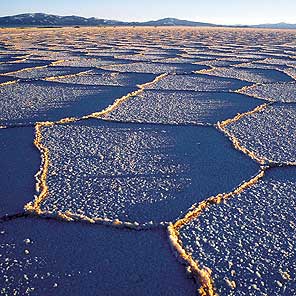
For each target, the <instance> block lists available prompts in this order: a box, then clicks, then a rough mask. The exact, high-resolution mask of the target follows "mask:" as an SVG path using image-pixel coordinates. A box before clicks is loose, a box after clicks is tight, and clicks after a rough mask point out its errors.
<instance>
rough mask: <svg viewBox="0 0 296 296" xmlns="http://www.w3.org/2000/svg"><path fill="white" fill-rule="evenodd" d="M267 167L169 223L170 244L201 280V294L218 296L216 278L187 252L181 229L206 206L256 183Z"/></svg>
mask: <svg viewBox="0 0 296 296" xmlns="http://www.w3.org/2000/svg"><path fill="white" fill-rule="evenodd" d="M266 169H267V168H266V167H265V168H262V169H261V171H260V172H259V173H258V174H257V175H256V176H255V177H253V178H252V179H250V180H249V181H246V182H244V183H243V184H242V185H240V186H239V187H237V188H236V189H235V190H234V191H231V192H229V193H222V194H218V195H216V196H212V197H210V198H208V199H206V200H204V201H202V202H201V203H199V204H198V206H197V207H195V206H194V207H192V208H191V210H189V212H187V214H186V215H185V216H184V217H183V218H181V219H179V220H177V221H176V222H175V223H170V224H169V226H168V234H169V240H170V244H171V246H172V248H173V249H174V250H176V252H177V253H178V256H179V258H180V259H181V260H182V261H184V262H185V263H186V264H187V265H188V266H189V267H190V271H191V272H192V274H193V275H194V276H195V277H196V278H197V279H198V281H199V282H200V284H201V287H200V288H199V290H198V292H199V294H200V295H201V296H218V294H217V292H216V290H215V286H214V280H213V278H212V277H211V273H212V271H211V269H210V268H208V267H201V266H200V265H199V264H198V262H197V261H196V260H194V259H193V258H192V255H191V254H190V253H188V252H186V250H185V249H184V247H183V246H182V241H181V240H180V229H181V228H182V227H183V226H184V225H185V224H187V223H189V222H190V221H192V220H193V219H196V218H198V217H199V216H200V215H201V214H202V212H203V211H204V210H205V209H206V208H209V207H210V206H212V205H215V204H219V203H221V202H223V201H225V200H226V199H228V198H231V197H234V196H235V195H237V194H240V193H241V192H243V191H244V190H245V189H247V188H249V187H251V186H253V185H254V184H256V183H257V182H258V181H259V180H260V179H261V178H263V176H264V174H265V170H266Z"/></svg>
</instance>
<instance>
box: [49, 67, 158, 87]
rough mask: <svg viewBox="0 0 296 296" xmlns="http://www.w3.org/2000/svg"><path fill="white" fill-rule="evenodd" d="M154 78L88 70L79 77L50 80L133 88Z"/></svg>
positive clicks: (136, 74)
mask: <svg viewBox="0 0 296 296" xmlns="http://www.w3.org/2000/svg"><path fill="white" fill-rule="evenodd" d="M155 77H156V76H155V75H153V74H146V73H118V72H109V71H102V70H101V71H96V70H90V71H87V72H85V73H81V75H72V76H68V77H67V76H66V77H56V78H52V79H51V81H56V82H62V83H70V84H81V85H98V86H99V85H102V86H103V85H113V86H134V87H136V86H137V85H139V84H143V83H145V82H147V81H152V80H153V78H155Z"/></svg>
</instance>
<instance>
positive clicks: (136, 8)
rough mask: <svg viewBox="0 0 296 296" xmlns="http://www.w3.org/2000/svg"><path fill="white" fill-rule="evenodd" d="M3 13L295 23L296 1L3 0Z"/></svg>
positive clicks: (0, 2)
mask: <svg viewBox="0 0 296 296" xmlns="http://www.w3.org/2000/svg"><path fill="white" fill-rule="evenodd" d="M0 12H1V15H2V16H5V15H14V14H20V13H27V12H44V13H51V14H58V15H79V16H85V17H92V16H93V17H98V18H106V19H116V20H123V21H145V20H155V19H160V18H164V17H175V18H179V19H186V20H193V21H201V22H211V23H217V24H258V23H277V22H288V23H296V13H295V12H296V0H83V1H82V0H50V1H41V0H9V1H7V0H0Z"/></svg>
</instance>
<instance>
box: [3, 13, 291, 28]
mask: <svg viewBox="0 0 296 296" xmlns="http://www.w3.org/2000/svg"><path fill="white" fill-rule="evenodd" d="M0 26H1V27H26V26H33V27H35V26H36V27H63V26H190V27H223V26H224V25H217V24H211V23H202V22H193V21H186V20H179V19H176V18H164V19H160V20H157V21H147V22H123V21H115V20H107V19H98V18H95V17H91V18H85V17H80V16H75V15H72V16H58V15H52V14H45V13H25V14H19V15H13V16H4V17H0ZM224 27H244V28H268V29H296V24H287V23H278V24H260V25H252V26H245V25H236V26H224Z"/></svg>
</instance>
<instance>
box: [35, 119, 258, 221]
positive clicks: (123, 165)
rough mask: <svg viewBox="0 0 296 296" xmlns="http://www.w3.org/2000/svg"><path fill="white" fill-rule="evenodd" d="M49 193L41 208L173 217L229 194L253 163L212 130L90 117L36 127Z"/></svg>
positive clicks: (161, 218)
mask: <svg viewBox="0 0 296 296" xmlns="http://www.w3.org/2000/svg"><path fill="white" fill-rule="evenodd" d="M42 137H43V140H42V143H43V144H44V145H45V146H46V147H48V148H49V159H50V168H49V172H48V178H47V184H48V186H49V194H48V196H47V198H46V199H45V201H44V203H43V204H42V206H41V208H42V210H45V211H47V212H52V213H53V214H54V215H56V214H57V211H61V212H64V213H65V212H66V211H68V210H70V211H71V212H72V213H75V214H83V215H87V216H89V217H92V218H95V217H104V218H109V219H116V218H119V219H120V220H122V221H131V222H133V221H137V222H140V223H146V222H149V221H150V220H152V221H153V222H155V223H158V222H161V221H172V220H174V219H176V218H177V217H178V216H179V215H180V214H181V213H182V211H186V210H187V209H188V208H189V207H190V206H191V205H192V204H194V203H196V202H199V201H201V200H203V199H205V198H206V197H208V196H210V195H213V194H217V193H219V192H221V191H222V192H223V191H229V190H231V189H233V188H234V187H236V186H237V185H238V184H239V183H241V182H242V181H243V180H244V179H248V178H249V177H250V176H251V175H253V174H254V173H255V172H257V170H258V166H257V164H256V163H254V162H253V161H252V160H250V159H249V158H247V157H246V156H245V155H243V154H242V153H240V152H238V151H236V150H234V149H233V148H232V147H231V143H230V142H229V141H228V140H227V139H226V138H225V137H224V136H223V135H222V134H221V133H219V132H218V131H217V130H216V129H214V128H212V127H192V126H187V127H184V126H162V125H143V124H122V123H110V122H104V121H100V120H89V121H87V122H79V123H73V124H68V125H59V126H53V127H48V128H42Z"/></svg>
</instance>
